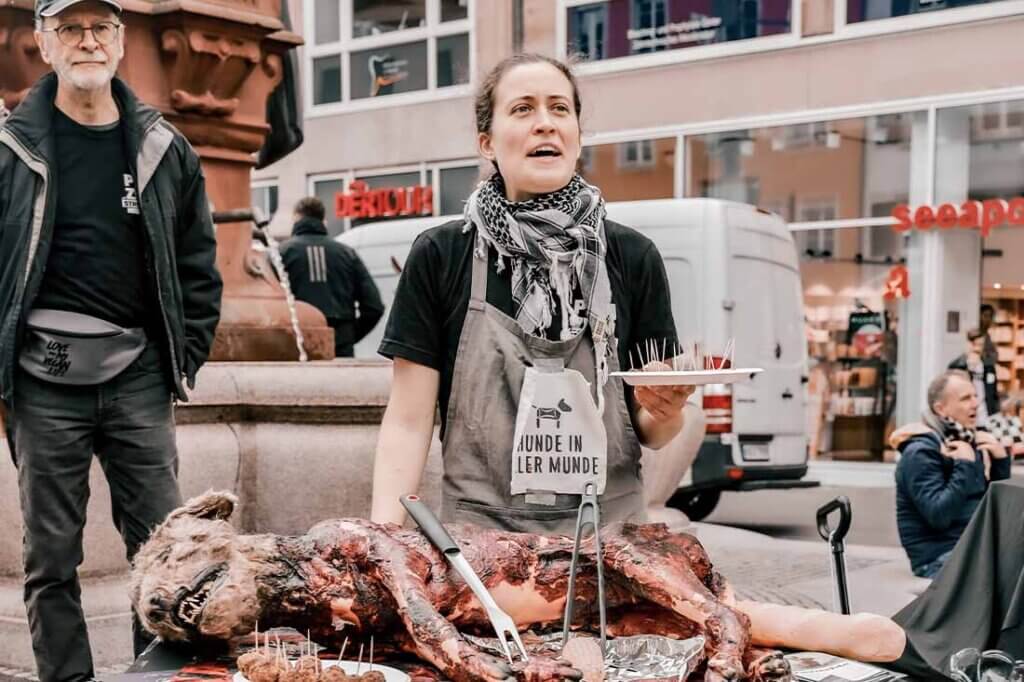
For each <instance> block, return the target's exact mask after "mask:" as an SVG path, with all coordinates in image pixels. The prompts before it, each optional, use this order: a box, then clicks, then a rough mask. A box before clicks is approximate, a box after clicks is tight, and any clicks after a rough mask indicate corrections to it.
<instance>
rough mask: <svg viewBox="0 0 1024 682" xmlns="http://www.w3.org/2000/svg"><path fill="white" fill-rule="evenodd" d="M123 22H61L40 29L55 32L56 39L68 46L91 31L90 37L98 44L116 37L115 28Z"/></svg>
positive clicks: (106, 42) (44, 31) (105, 42)
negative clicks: (58, 24) (54, 25)
mask: <svg viewBox="0 0 1024 682" xmlns="http://www.w3.org/2000/svg"><path fill="white" fill-rule="evenodd" d="M121 26H123V24H119V23H117V22H114V21H97V22H96V23H95V24H93V25H92V26H83V25H81V24H61V25H60V26H58V27H57V28H44V29H41V30H42V32H43V33H56V34H57V39H58V40H59V41H60V42H62V43H64V44H65V45H67V46H68V47H76V46H77V45H79V44H80V43H81V42H82V40H84V39H85V32H86V31H89V32H91V33H92V37H93V38H94V39H95V40H96V42H97V43H99V44H100V45H110V44H111V43H112V42H114V39H115V38H117V30H118V29H119V28H121Z"/></svg>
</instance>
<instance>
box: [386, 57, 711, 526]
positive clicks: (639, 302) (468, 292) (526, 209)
mask: <svg viewBox="0 0 1024 682" xmlns="http://www.w3.org/2000/svg"><path fill="white" fill-rule="evenodd" d="M580 109H581V105H580V100H579V94H578V90H577V87H576V82H575V79H574V77H573V75H572V73H571V71H570V70H569V69H568V67H566V66H565V65H564V64H562V63H561V62H558V61H556V60H552V59H548V58H545V57H540V56H536V55H517V56H515V57H511V58H509V59H506V60H505V61H503V62H502V63H500V64H499V65H498V66H497V67H495V69H494V70H493V71H492V72H491V74H490V75H489V76H488V77H487V78H486V79H485V81H484V83H483V85H482V87H481V92H480V93H479V95H478V96H477V102H476V115H477V130H478V133H479V147H480V151H481V154H482V155H483V156H484V157H485V158H486V159H488V160H490V161H491V162H492V164H493V165H494V167H495V170H496V172H495V173H494V175H492V176H491V177H490V178H489V179H487V180H485V181H484V182H482V183H481V184H480V185H479V187H478V188H477V189H476V191H475V192H474V193H473V194H472V195H471V196H470V198H469V200H468V202H467V204H466V210H465V219H464V220H462V221H458V222H457V223H450V224H448V225H444V226H441V227H439V228H436V229H434V230H428V231H427V232H425V233H424V234H423V235H421V236H420V237H419V238H418V239H417V240H416V243H415V244H414V245H413V247H412V250H411V251H410V254H409V258H408V260H407V262H406V264H405V268H404V271H403V274H402V279H401V281H400V283H399V285H398V289H397V291H396V293H395V301H394V303H393V305H392V311H391V315H390V318H389V320H388V327H387V330H386V332H385V335H384V340H383V342H382V344H381V349H380V350H381V353H382V354H383V355H386V356H388V357H392V358H393V359H394V361H395V364H394V377H393V383H392V393H391V398H390V400H389V403H388V408H387V411H386V413H385V416H384V422H383V424H382V429H381V435H380V440H379V442H378V447H377V456H376V462H375V470H374V491H373V492H374V494H373V512H372V518H373V520H375V521H378V522H396V523H401V522H402V521H403V520H404V517H405V513H404V510H403V509H402V507H401V505H400V504H399V502H398V499H399V497H400V496H401V495H404V494H407V493H411V492H415V491H416V490H417V489H418V487H419V483H420V478H421V476H422V472H423V468H424V466H425V463H426V458H427V452H428V450H429V445H430V439H431V435H432V433H433V425H434V414H435V408H436V407H437V405H438V404H440V407H441V415H442V446H443V449H442V452H443V462H444V484H443V498H442V509H441V516H442V519H443V520H444V521H449V522H451V521H456V522H471V523H476V524H480V525H485V526H492V527H497V528H502V529H507V530H518V531H530V532H541V533H571V532H572V530H573V526H574V524H575V520H576V510H577V507H578V505H579V499H580V497H579V496H580V493H582V492H583V491H584V489H585V488H586V486H588V485H591V484H592V485H594V486H595V487H596V489H597V491H598V493H599V495H600V504H601V509H602V519H603V520H605V521H609V522H610V521H618V520H624V519H628V518H633V519H638V520H639V519H641V518H642V515H643V508H644V504H643V490H642V486H641V480H640V444H641V442H642V443H644V444H645V445H648V446H649V447H652V448H655V449H657V448H659V447H661V446H663V445H664V444H666V443H667V442H668V441H670V440H671V439H672V438H673V437H674V436H675V434H676V433H678V432H679V430H680V428H681V427H682V422H683V412H682V408H683V406H684V404H685V402H686V399H687V397H688V396H689V395H690V394H691V393H692V388H688V387H654V388H651V387H645V388H638V389H637V390H636V392H635V394H633V393H631V392H629V389H626V388H625V387H624V386H623V384H622V383H621V381H620V380H618V379H614V378H610V376H609V373H610V372H613V371H616V370H617V369H618V368H619V367H620V365H622V364H624V363H628V362H629V350H630V349H634V348H635V347H636V346H638V345H639V346H643V345H644V344H647V343H649V342H650V343H654V344H656V345H657V346H658V347H659V348H661V347H663V346H667V347H673V346H674V345H675V344H676V335H675V328H674V323H673V321H672V312H671V304H670V301H669V293H668V281H667V277H666V275H665V270H664V266H663V264H662V262H661V258H660V255H659V254H658V252H657V250H656V249H655V248H654V245H653V243H651V242H650V240H648V239H647V238H646V237H643V236H642V235H640V234H639V233H637V232H635V231H634V230H631V229H630V228H627V227H624V226H622V225H617V224H615V223H612V222H611V221H606V220H605V211H604V201H603V200H602V198H601V194H600V191H599V190H598V189H597V188H596V187H593V186H591V185H590V184H588V183H587V182H586V181H585V180H583V178H582V177H580V176H579V175H577V174H576V172H575V169H576V165H577V162H578V159H579V155H580V127H579V113H580Z"/></svg>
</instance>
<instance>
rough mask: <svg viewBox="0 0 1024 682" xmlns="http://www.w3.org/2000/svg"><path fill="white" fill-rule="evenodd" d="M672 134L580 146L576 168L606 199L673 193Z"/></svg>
mask: <svg viewBox="0 0 1024 682" xmlns="http://www.w3.org/2000/svg"><path fill="white" fill-rule="evenodd" d="M675 161H676V138H674V137H665V138H660V139H656V140H632V141H630V142H618V143H614V144H601V145H592V146H589V147H586V148H584V150H583V154H582V155H581V158H580V170H581V171H582V173H583V177H585V178H586V179H587V181H588V182H590V183H591V184H594V185H597V186H598V187H600V188H601V194H602V195H603V196H604V198H605V200H606V201H635V200H639V199H669V198H671V197H673V196H675V192H674V189H673V184H674V182H675Z"/></svg>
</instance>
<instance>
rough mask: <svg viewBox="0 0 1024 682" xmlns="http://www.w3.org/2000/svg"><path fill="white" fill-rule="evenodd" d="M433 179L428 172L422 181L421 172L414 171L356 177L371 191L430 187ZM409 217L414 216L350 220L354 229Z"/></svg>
mask: <svg viewBox="0 0 1024 682" xmlns="http://www.w3.org/2000/svg"><path fill="white" fill-rule="evenodd" d="M431 177H432V173H431V171H427V178H426V180H425V181H421V180H420V172H419V171H412V172H410V173H389V174H387V175H361V176H358V177H356V180H361V181H362V182H365V183H366V186H367V187H368V188H369V189H382V188H385V187H392V188H396V189H398V188H406V187H416V186H418V185H426V186H428V187H429V186H430V183H431V181H432V180H431ZM409 217H413V216H407V215H405V216H401V215H400V216H395V218H384V217H376V218H352V219H350V224H351V226H352V227H359V226H360V225H365V224H366V223H374V222H379V221H381V220H401V219H404V218H409Z"/></svg>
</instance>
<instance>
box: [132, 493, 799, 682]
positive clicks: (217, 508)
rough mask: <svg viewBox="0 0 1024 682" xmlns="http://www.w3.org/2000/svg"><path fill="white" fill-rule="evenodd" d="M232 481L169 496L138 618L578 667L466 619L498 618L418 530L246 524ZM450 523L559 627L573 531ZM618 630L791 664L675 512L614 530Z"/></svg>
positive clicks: (718, 658) (449, 669)
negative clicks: (767, 642) (241, 528)
mask: <svg viewBox="0 0 1024 682" xmlns="http://www.w3.org/2000/svg"><path fill="white" fill-rule="evenodd" d="M234 507H235V498H234V497H233V496H232V495H230V494H228V493H215V492H210V493H207V494H205V495H203V496H200V497H198V498H195V499H193V500H191V501H189V502H188V503H187V504H186V505H185V506H183V507H181V508H180V509H177V510H176V511H174V512H172V513H171V515H170V516H169V517H168V519H167V520H166V521H165V522H164V523H163V524H162V525H161V526H160V527H158V528H157V529H156V530H155V531H154V532H153V535H152V536H151V538H150V539H149V541H148V542H147V543H146V544H145V545H144V546H143V547H142V549H141V550H140V551H139V553H138V555H137V556H136V557H135V563H134V567H133V572H132V598H133V602H134V605H135V607H136V610H137V613H138V615H139V617H140V618H141V620H142V623H143V624H144V625H145V626H146V627H147V628H148V629H149V630H150V631H152V632H153V633H155V634H158V635H160V636H162V637H163V638H165V639H169V640H199V639H208V638H216V639H231V638H234V637H236V636H240V635H245V634H247V633H249V632H251V631H252V630H253V629H254V627H255V626H256V625H257V623H258V624H259V627H260V628H261V629H263V628H269V627H275V626H292V627H295V628H296V629H298V630H299V631H301V632H306V631H307V630H310V631H312V633H313V638H314V639H315V640H317V641H320V642H323V643H327V642H339V640H341V639H343V638H345V637H353V636H354V637H357V638H358V637H360V636H366V637H368V636H369V635H371V634H372V635H374V636H375V637H376V640H377V642H378V643H380V642H381V641H382V640H390V641H391V642H393V644H394V645H395V646H396V647H398V648H399V649H401V650H403V651H406V652H409V653H412V654H414V655H416V656H418V657H419V658H421V659H423V660H424V661H427V662H429V663H431V664H433V665H434V666H436V667H437V668H439V669H440V670H441V671H442V672H443V673H444V674H445V675H446V676H448V677H450V678H451V679H453V680H456V681H459V682H461V681H481V682H490V681H493V680H506V679H516V678H518V679H522V680H536V681H540V680H557V679H564V678H569V679H578V678H579V677H580V674H579V672H578V671H576V670H574V669H573V668H571V667H570V666H569V665H568V664H567V663H566V662H565V661H563V660H558V659H552V658H545V657H543V656H531V657H530V660H529V662H528V663H527V664H523V663H522V662H517V664H516V667H515V668H512V667H510V666H509V665H508V663H507V662H506V661H504V660H503V659H500V658H497V657H494V656H492V655H490V654H488V653H485V652H482V651H480V650H479V649H477V648H475V647H474V646H473V645H471V644H470V643H469V642H468V641H467V640H466V639H464V638H463V637H462V636H461V635H460V632H465V633H469V634H480V635H487V634H492V633H493V630H491V627H490V623H489V621H488V620H487V616H486V614H485V612H484V611H483V609H482V608H481V606H480V604H479V603H478V602H477V601H476V598H475V597H474V596H473V594H472V592H471V591H470V590H469V588H468V587H467V586H466V585H465V583H464V582H463V581H462V579H461V578H460V577H459V576H458V575H457V574H456V573H455V572H454V571H452V570H450V569H449V565H448V563H447V562H446V560H445V559H444V557H443V556H442V555H441V554H440V553H439V552H438V551H436V550H435V549H434V548H433V547H432V546H431V544H430V543H429V541H428V540H427V539H426V538H425V537H424V536H423V535H422V534H420V533H419V532H418V531H413V530H404V529H402V528H400V527H398V526H395V525H378V524H375V523H371V522H369V521H365V520H362V519H339V520H331V521H324V522H322V523H319V524H317V525H316V526H314V527H313V528H311V529H310V530H309V532H308V533H306V534H305V535H301V536H279V535H240V534H238V533H237V532H236V531H235V529H234V528H233V527H232V526H231V524H230V523H228V521H227V519H228V517H229V516H230V515H231V513H232V511H233V510H234ZM449 531H450V532H451V534H452V536H453V537H454V538H455V540H456V541H457V542H458V543H459V545H460V546H461V548H462V552H463V554H464V555H465V557H466V559H467V560H468V561H469V563H470V564H471V565H472V566H473V568H474V569H475V570H476V571H477V573H478V574H479V575H480V578H481V580H482V581H483V583H484V584H485V585H486V586H487V588H488V589H489V590H490V592H491V594H492V595H493V596H494V598H495V600H496V601H497V602H498V604H499V605H500V606H501V607H502V608H503V609H504V610H505V611H506V612H507V613H508V614H509V615H510V616H512V618H513V619H514V620H515V622H516V624H517V625H518V626H519V627H520V629H525V628H527V627H532V628H534V629H543V628H545V627H548V626H550V627H552V628H559V627H561V618H562V613H563V610H564V606H565V599H566V588H567V583H568V575H569V566H570V559H571V554H572V540H571V539H570V538H566V537H547V536H541V535H532V534H525V533H507V532H501V531H496V530H489V529H484V528H479V527H474V526H465V525H463V526H460V525H452V526H451V527H450V528H449ZM602 541H603V547H604V562H605V581H606V587H605V592H606V598H607V605H608V621H609V634H611V635H613V636H621V635H631V634H659V635H665V636H669V637H675V638H683V637H689V636H693V635H695V634H698V633H703V634H704V635H705V637H706V639H707V652H706V653H707V654H708V656H707V667H706V673H705V678H704V679H705V680H708V681H717V680H747V679H751V680H785V679H789V669H788V666H787V664H786V663H785V660H784V659H782V657H781V656H780V655H778V653H777V652H765V651H759V650H756V649H754V648H753V647H752V646H751V644H750V624H749V621H748V619H747V617H746V616H745V615H743V614H742V613H741V612H739V611H738V610H736V609H734V608H733V607H732V606H730V605H729V603H728V602H729V600H730V597H729V590H728V588H727V586H726V583H725V581H724V580H723V578H722V577H721V576H720V575H719V574H718V573H716V572H715V571H714V570H713V569H712V566H711V562H710V560H709V559H708V556H707V554H706V553H705V552H704V549H703V547H701V545H700V543H699V542H698V541H697V540H696V538H694V537H692V536H689V535H685V534H675V533H671V532H669V531H668V530H667V529H666V528H665V526H663V525H653V524H652V525H637V524H624V525H619V526H609V527H608V528H607V529H603V530H602ZM594 557H595V555H594V552H593V548H592V547H591V546H586V547H584V552H583V555H582V557H581V568H580V574H579V578H578V580H577V590H576V595H577V603H576V604H575V607H574V608H575V611H574V613H575V614H576V620H575V622H574V626H575V627H578V628H581V629H591V628H593V627H594V626H595V624H596V622H597V616H598V614H597V612H596V604H597V597H596V583H597V580H596V571H595V565H594Z"/></svg>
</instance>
